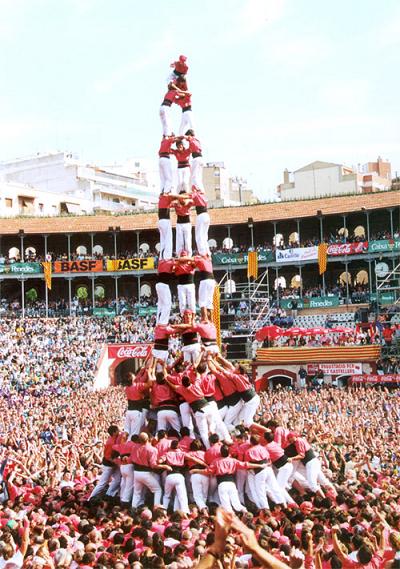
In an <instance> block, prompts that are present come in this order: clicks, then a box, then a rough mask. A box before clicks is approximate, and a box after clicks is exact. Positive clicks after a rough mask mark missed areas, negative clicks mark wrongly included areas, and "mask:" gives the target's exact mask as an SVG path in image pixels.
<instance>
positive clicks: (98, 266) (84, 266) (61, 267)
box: [54, 259, 103, 273]
mask: <svg viewBox="0 0 400 569" xmlns="http://www.w3.org/2000/svg"><path fill="white" fill-rule="evenodd" d="M102 270H103V261H94V260H89V259H84V260H82V261H55V262H54V272H55V273H99V272H101V271H102Z"/></svg>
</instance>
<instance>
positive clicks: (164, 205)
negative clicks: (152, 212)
mask: <svg viewBox="0 0 400 569" xmlns="http://www.w3.org/2000/svg"><path fill="white" fill-rule="evenodd" d="M174 197H175V196H174ZM174 197H173V196H170V195H169V194H161V195H160V196H159V197H158V208H159V209H169V208H170V207H171V202H172V200H173V199H174Z"/></svg>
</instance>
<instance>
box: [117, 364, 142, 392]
mask: <svg viewBox="0 0 400 569" xmlns="http://www.w3.org/2000/svg"><path fill="white" fill-rule="evenodd" d="M140 367H141V363H140V361H139V360H138V359H136V358H129V359H126V360H123V361H122V362H121V363H119V364H118V365H117V366H116V367H115V368H114V385H123V386H126V385H130V384H131V382H130V378H129V373H137V371H138V370H139V368H140Z"/></svg>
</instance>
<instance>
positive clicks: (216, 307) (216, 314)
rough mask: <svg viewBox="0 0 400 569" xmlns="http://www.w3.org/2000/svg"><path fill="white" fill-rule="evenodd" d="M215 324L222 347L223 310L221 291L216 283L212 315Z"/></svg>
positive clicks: (218, 342) (219, 343) (218, 341)
mask: <svg viewBox="0 0 400 569" xmlns="http://www.w3.org/2000/svg"><path fill="white" fill-rule="evenodd" d="M211 319H212V321H213V324H214V326H215V328H216V330H217V344H218V346H219V347H221V312H220V292H219V285H215V289H214V295H213V311H212V317H211Z"/></svg>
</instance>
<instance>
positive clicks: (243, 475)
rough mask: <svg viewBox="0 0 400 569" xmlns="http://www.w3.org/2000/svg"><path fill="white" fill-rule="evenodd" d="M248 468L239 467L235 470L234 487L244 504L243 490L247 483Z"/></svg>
mask: <svg viewBox="0 0 400 569" xmlns="http://www.w3.org/2000/svg"><path fill="white" fill-rule="evenodd" d="M247 478H248V470H244V469H240V470H238V471H237V472H236V488H237V490H238V494H239V498H240V501H241V502H242V504H244V500H245V496H244V491H245V488H246V484H247Z"/></svg>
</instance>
